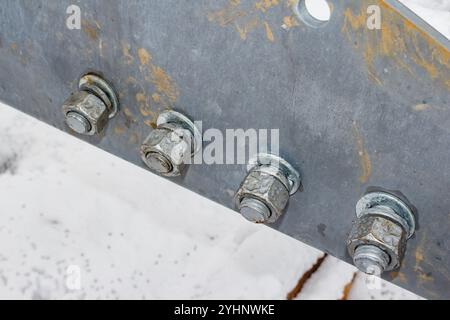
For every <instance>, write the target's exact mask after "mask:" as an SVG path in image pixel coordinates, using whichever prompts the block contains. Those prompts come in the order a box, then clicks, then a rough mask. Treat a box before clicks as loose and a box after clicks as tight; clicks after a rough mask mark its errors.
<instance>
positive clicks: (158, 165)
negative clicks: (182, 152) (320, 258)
mask: <svg viewBox="0 0 450 320" xmlns="http://www.w3.org/2000/svg"><path fill="white" fill-rule="evenodd" d="M145 159H146V161H145V163H146V164H147V165H148V166H149V167H150V168H152V169H153V170H155V171H156V172H158V173H160V174H167V173H169V172H170V171H171V170H172V165H171V164H170V161H169V160H168V159H167V158H166V157H165V156H164V155H162V154H159V153H156V152H149V153H147V155H146V156H145Z"/></svg>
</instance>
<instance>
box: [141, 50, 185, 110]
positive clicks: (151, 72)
mask: <svg viewBox="0 0 450 320" xmlns="http://www.w3.org/2000/svg"><path fill="white" fill-rule="evenodd" d="M138 57H139V62H140V64H141V71H142V72H144V73H145V74H144V78H145V80H147V81H149V82H151V83H152V84H153V85H154V86H155V88H156V91H157V92H158V93H159V94H160V95H161V96H163V97H165V98H166V99H163V100H167V101H166V102H167V103H168V105H166V106H170V105H171V104H173V103H175V102H176V101H177V99H178V96H179V94H180V92H179V90H178V87H177V85H176V84H175V82H174V81H173V80H172V78H171V77H170V76H169V75H168V74H167V73H166V72H165V70H164V69H162V68H161V67H159V66H157V65H155V64H153V63H152V56H151V54H150V53H149V52H148V51H147V50H146V49H144V48H140V49H139V50H138ZM163 100H162V101H163Z"/></svg>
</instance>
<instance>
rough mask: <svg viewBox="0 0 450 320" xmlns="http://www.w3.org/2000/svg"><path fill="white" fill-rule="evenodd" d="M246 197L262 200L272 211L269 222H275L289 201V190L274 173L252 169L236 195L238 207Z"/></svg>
mask: <svg viewBox="0 0 450 320" xmlns="http://www.w3.org/2000/svg"><path fill="white" fill-rule="evenodd" d="M244 198H255V199H258V200H260V201H262V202H263V203H264V204H265V205H267V207H268V208H269V209H270V212H271V215H270V218H269V220H268V221H267V222H275V221H276V220H277V219H278V218H279V217H280V216H281V215H282V214H283V210H284V208H285V207H286V205H287V203H288V201H289V191H288V189H287V188H286V186H285V185H284V184H283V183H282V182H281V181H280V180H278V179H277V178H276V177H274V176H273V175H270V174H268V173H266V172H261V171H250V173H249V174H248V175H247V177H246V178H245V179H244V181H243V182H242V184H241V186H240V187H239V189H238V191H237V192H236V195H235V204H236V207H237V208H238V209H240V203H241V201H242V199H244Z"/></svg>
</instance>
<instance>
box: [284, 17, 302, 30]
mask: <svg viewBox="0 0 450 320" xmlns="http://www.w3.org/2000/svg"><path fill="white" fill-rule="evenodd" d="M298 26H299V23H298V21H297V18H295V17H294V16H286V17H284V18H283V24H282V25H281V27H282V28H283V29H285V30H289V29H292V28H294V27H298Z"/></svg>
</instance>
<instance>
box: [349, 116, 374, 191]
mask: <svg viewBox="0 0 450 320" xmlns="http://www.w3.org/2000/svg"><path fill="white" fill-rule="evenodd" d="M353 135H354V137H355V140H356V149H357V151H358V157H359V162H360V167H361V175H360V176H359V181H360V182H361V183H366V182H367V181H368V180H369V178H370V175H371V174H372V163H371V161H370V156H369V153H368V152H367V150H366V148H365V146H364V139H363V137H362V135H361V133H360V131H359V128H358V126H357V124H356V122H353Z"/></svg>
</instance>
